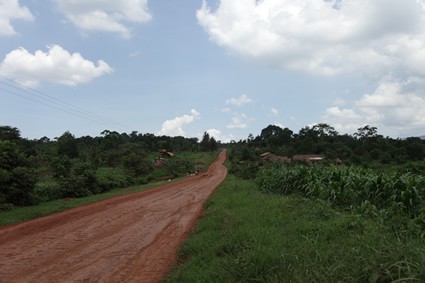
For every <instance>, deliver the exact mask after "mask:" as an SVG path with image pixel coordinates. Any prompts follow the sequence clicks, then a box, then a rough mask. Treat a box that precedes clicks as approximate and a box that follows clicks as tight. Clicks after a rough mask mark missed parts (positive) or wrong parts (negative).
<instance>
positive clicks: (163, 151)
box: [159, 148, 174, 158]
mask: <svg viewBox="0 0 425 283" xmlns="http://www.w3.org/2000/svg"><path fill="white" fill-rule="evenodd" d="M159 153H161V157H163V158H167V157H173V156H174V153H172V152H170V151H167V150H166V149H164V148H161V149H160V150H159Z"/></svg>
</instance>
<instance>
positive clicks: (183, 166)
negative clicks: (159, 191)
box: [165, 156, 195, 178]
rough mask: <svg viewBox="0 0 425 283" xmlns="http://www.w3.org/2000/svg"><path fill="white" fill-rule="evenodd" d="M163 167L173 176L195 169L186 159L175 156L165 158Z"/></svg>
mask: <svg viewBox="0 0 425 283" xmlns="http://www.w3.org/2000/svg"><path fill="white" fill-rule="evenodd" d="M165 168H166V170H167V173H168V174H169V175H170V176H172V177H173V178H175V177H178V176H181V175H187V174H188V173H191V172H194V171H195V166H194V165H193V163H191V162H190V161H189V160H188V159H186V158H183V157H176V156H174V157H172V158H168V159H167V160H166V162H165Z"/></svg>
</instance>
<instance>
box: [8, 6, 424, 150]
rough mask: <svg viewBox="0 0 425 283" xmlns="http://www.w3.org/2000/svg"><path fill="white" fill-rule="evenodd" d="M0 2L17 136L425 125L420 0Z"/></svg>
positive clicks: (225, 133) (416, 129)
mask: <svg viewBox="0 0 425 283" xmlns="http://www.w3.org/2000/svg"><path fill="white" fill-rule="evenodd" d="M2 2H3V13H2V15H0V99H1V103H0V124H1V125H8V126H11V127H16V128H18V129H19V130H20V132H21V134H22V136H23V137H26V138H41V137H44V136H46V137H49V138H50V137H51V138H54V137H58V136H60V135H61V134H63V133H64V132H66V131H69V132H71V133H72V134H73V135H75V136H76V137H81V136H97V135H100V133H101V132H102V131H103V130H104V129H109V130H114V131H117V132H119V133H131V132H132V131H134V130H137V131H138V132H142V133H152V134H155V135H167V136H184V137H198V138H200V137H201V136H202V134H203V132H205V131H207V132H208V133H209V134H210V135H211V136H213V137H214V138H215V139H216V140H220V141H222V142H224V143H225V142H229V141H231V140H241V139H246V138H247V137H248V135H249V134H250V133H252V134H255V133H259V132H260V131H261V129H263V128H265V127H267V125H277V126H279V127H281V128H289V129H291V130H292V131H294V132H297V131H299V130H300V129H302V128H303V127H306V126H312V125H315V124H320V123H326V124H329V125H330V126H332V127H334V128H335V129H336V130H337V131H338V132H339V133H340V134H350V135H351V134H353V133H355V132H356V131H357V129H358V128H360V127H363V126H365V125H371V126H374V127H377V128H378V132H379V134H381V135H383V136H388V137H392V138H406V137H415V136H416V137H421V136H423V135H425V71H424V70H423V66H424V65H425V55H424V51H423V50H425V2H424V1H423V0H418V1H417V0H408V1H403V2H400V1H397V0H388V1H380V0H374V1H341V0H321V1H316V0H314V1H313V0H308V1H301V2H293V1H290V0H264V1H241V0H238V1H235V0H208V1H200V0H189V1H184V2H182V3H180V2H175V1H166V0H157V1H149V0H138V1H130V0H123V1H119V2H117V1H112V0H101V1H96V3H89V2H84V1H77V2H72V3H71V2H69V1H65V0H49V1H42V2H40V1H30V0H3V1H2ZM39 135H41V137H39Z"/></svg>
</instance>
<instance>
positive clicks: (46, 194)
mask: <svg viewBox="0 0 425 283" xmlns="http://www.w3.org/2000/svg"><path fill="white" fill-rule="evenodd" d="M34 195H35V196H36V198H37V199H38V200H40V201H42V202H45V201H51V200H55V199H60V198H62V197H63V192H62V191H61V189H60V187H59V184H57V183H37V184H36V185H35V189H34Z"/></svg>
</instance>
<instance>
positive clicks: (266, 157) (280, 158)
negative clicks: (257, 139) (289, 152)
mask: <svg viewBox="0 0 425 283" xmlns="http://www.w3.org/2000/svg"><path fill="white" fill-rule="evenodd" d="M260 158H261V159H262V160H273V161H283V162H288V163H290V162H291V159H290V158H289V157H287V156H280V155H276V154H274V153H271V152H265V153H263V154H260Z"/></svg>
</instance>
